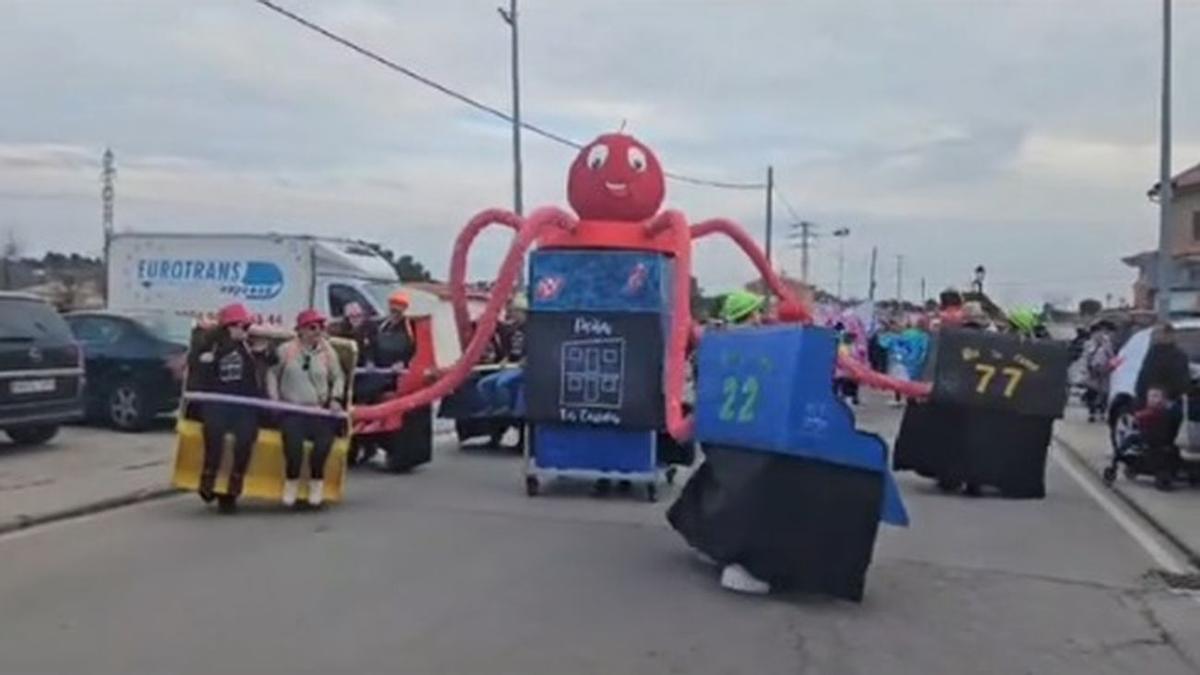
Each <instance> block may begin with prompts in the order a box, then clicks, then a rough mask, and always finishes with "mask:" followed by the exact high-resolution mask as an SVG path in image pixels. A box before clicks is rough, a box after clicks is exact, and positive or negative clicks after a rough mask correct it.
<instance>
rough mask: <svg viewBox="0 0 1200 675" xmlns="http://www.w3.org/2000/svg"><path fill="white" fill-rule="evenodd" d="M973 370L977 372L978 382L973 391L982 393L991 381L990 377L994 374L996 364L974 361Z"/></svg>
mask: <svg viewBox="0 0 1200 675" xmlns="http://www.w3.org/2000/svg"><path fill="white" fill-rule="evenodd" d="M975 372H977V373H979V374H980V375H979V384H978V385H976V387H975V392H976V393H978V394H982V393H983V392H985V391H987V388H988V385H989V384H991V383H992V378H993V377H995V376H996V366H993V365H989V364H986V363H976V364H975Z"/></svg>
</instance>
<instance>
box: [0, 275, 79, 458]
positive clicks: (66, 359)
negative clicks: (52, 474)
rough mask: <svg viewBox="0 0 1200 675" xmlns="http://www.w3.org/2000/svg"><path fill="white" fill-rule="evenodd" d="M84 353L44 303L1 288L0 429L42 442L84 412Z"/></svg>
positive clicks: (17, 439) (27, 440)
mask: <svg viewBox="0 0 1200 675" xmlns="http://www.w3.org/2000/svg"><path fill="white" fill-rule="evenodd" d="M83 388H84V369H83V357H82V352H81V351H80V348H79V346H78V345H77V344H76V343H75V338H74V337H73V336H72V335H71V329H70V328H68V327H67V324H66V322H65V321H63V319H62V317H61V316H59V315H58V313H57V312H55V311H54V308H53V307H51V306H50V305H49V304H48V303H46V302H45V301H43V300H40V299H38V298H36V297H34V296H32V295H25V294H22V293H0V429H3V430H4V433H5V434H7V435H8V437H9V438H11V439H12V440H13V442H14V443H18V444H35V443H45V442H46V441H48V440H50V439H51V438H53V437H54V435H55V434H56V433H58V427H59V426H60V425H62V424H63V423H66V422H71V421H74V420H77V419H79V418H81V417H82V416H83V397H82V394H83Z"/></svg>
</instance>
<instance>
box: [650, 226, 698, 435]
mask: <svg viewBox="0 0 1200 675" xmlns="http://www.w3.org/2000/svg"><path fill="white" fill-rule="evenodd" d="M646 231H647V234H648V235H649V234H650V233H652V232H653V233H655V236H657V233H660V232H671V233H672V236H674V238H675V246H674V248H675V273H674V278H673V286H672V289H671V293H672V297H671V333H670V335H669V336H668V342H667V359H666V360H667V363H666V373H665V375H664V377H665V380H664V385H665V386H664V390H665V391H664V394H665V397H666V400H665V401H664V403H665V404H666V418H667V419H666V422H667V433H669V434H671V437H672V438H674V439H675V440H677V441H679V442H681V443H682V442H686V441H688V440H690V439H691V437H692V417H691V416H690V415H684V414H683V385H684V380H685V378H686V373H687V351H688V341H689V340H691V339H692V337H693V334H692V329H693V326H692V309H691V299H692V242H691V236H690V231H689V230H688V224H687V218H686V217H684V215H683V214H682V213H680V212H679V211H673V210H672V211H664V212H663V213H661V214H659V216H658V217H657V218H655V220H654V221H653V224H652V225H651V226H649V227H647V230H646Z"/></svg>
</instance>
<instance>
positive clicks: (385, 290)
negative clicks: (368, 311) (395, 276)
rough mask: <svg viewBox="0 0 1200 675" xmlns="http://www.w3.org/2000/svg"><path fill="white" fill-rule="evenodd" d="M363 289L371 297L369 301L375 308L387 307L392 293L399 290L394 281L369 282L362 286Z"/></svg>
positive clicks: (398, 284)
mask: <svg viewBox="0 0 1200 675" xmlns="http://www.w3.org/2000/svg"><path fill="white" fill-rule="evenodd" d="M364 289H365V290H366V291H367V294H368V295H370V296H371V300H372V301H373V302H374V303H375V306H376V307H387V306H388V298H389V297H391V295H392V293H395V292H396V291H398V290H400V283H399V282H396V281H369V282H367V283H366V284H364Z"/></svg>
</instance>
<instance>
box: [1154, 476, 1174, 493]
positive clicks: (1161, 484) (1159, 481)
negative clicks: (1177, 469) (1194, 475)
mask: <svg viewBox="0 0 1200 675" xmlns="http://www.w3.org/2000/svg"><path fill="white" fill-rule="evenodd" d="M1174 482H1175V481H1173V480H1172V479H1171V474H1169V473H1165V472H1160V473H1159V474H1158V475H1156V476H1155V477H1154V487H1155V488H1157V489H1159V490H1161V491H1162V492H1167V491H1169V490H1170V489H1171V488H1172V487H1173V485H1174Z"/></svg>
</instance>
